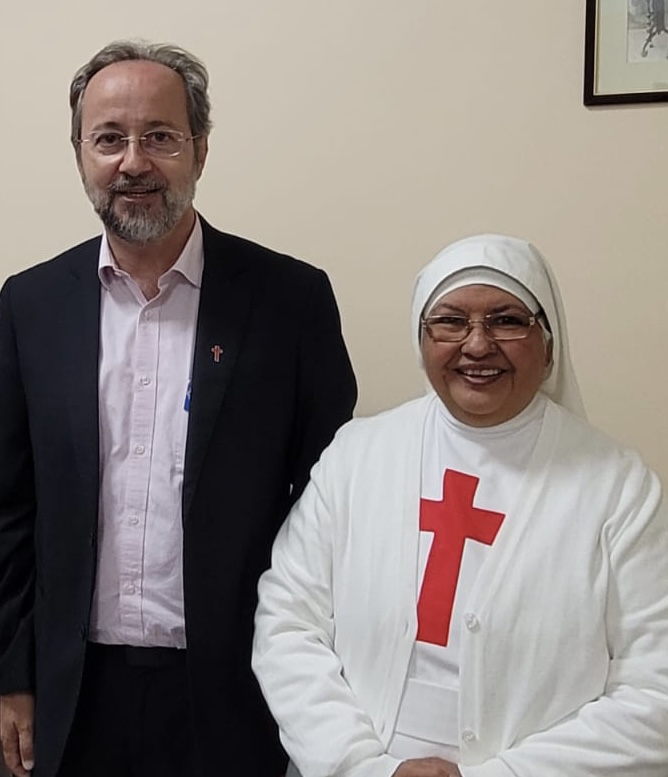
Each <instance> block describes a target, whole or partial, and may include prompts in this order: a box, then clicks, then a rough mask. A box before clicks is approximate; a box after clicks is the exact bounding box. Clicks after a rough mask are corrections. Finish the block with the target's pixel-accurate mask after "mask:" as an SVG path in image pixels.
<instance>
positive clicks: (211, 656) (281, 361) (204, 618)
mask: <svg viewBox="0 0 668 777" xmlns="http://www.w3.org/2000/svg"><path fill="white" fill-rule="evenodd" d="M202 226H203V231H204V257H205V259H204V274H203V279H202V288H201V298H200V307H199V315H198V321H197V335H196V344H195V355H194V365H193V379H192V400H191V406H190V415H189V425H188V437H187V445H186V457H185V473H184V483H183V522H184V540H183V541H184V562H183V563H184V596H185V612H186V634H187V642H188V654H187V655H188V672H189V680H190V687H191V701H192V707H193V715H194V724H195V729H196V731H197V746H198V751H199V768H200V773H201V775H210V774H219V773H220V774H223V773H224V774H231V775H236V774H243V775H245V777H275V775H278V774H281V773H282V769H283V766H284V762H285V761H284V756H283V753H282V751H281V750H280V747H279V745H278V741H277V737H276V731H275V727H274V724H273V722H272V721H271V718H270V716H269V713H268V712H267V709H266V707H265V705H264V702H263V700H262V698H261V696H260V693H259V690H258V687H257V684H256V681H255V679H254V677H253V676H252V673H251V669H250V647H251V636H252V628H253V613H254V609H255V604H256V582H257V578H258V576H259V574H260V573H261V572H262V570H263V569H265V567H267V566H268V562H269V553H270V548H271V543H272V540H273V537H274V535H275V533H276V531H277V529H278V527H279V525H280V523H281V521H282V519H283V518H284V516H285V514H286V511H287V510H288V508H289V506H290V504H291V502H292V501H293V500H294V498H295V496H296V495H297V494H298V493H299V492H300V491H301V489H302V488H303V486H304V485H305V483H306V481H307V479H308V472H309V469H310V467H311V465H312V464H313V463H314V462H315V460H316V459H317V458H318V456H319V454H320V452H321V450H322V449H323V447H324V446H325V445H326V444H327V443H328V442H329V440H330V439H331V437H332V436H333V434H334V432H335V431H336V429H337V428H338V427H339V426H340V425H341V424H342V423H343V422H344V421H346V420H347V419H348V418H349V417H350V415H351V412H352V409H353V406H354V403H355V399H356V387H355V379H354V376H353V373H352V369H351V366H350V362H349V359H348V355H347V352H346V349H345V345H344V343H343V340H342V337H341V331H340V322H339V315H338V311H337V307H336V303H335V300H334V296H333V293H332V289H331V286H330V284H329V281H328V279H327V277H326V275H325V274H324V273H323V272H322V271H320V270H316V269H315V268H313V267H310V266H309V265H307V264H304V263H303V262H299V261H297V260H295V259H291V258H289V257H286V256H282V255H279V254H276V253H274V252H273V251H270V250H268V249H265V248H262V247H260V246H258V245H255V244H253V243H250V242H248V241H246V240H242V239H240V238H238V237H234V236H232V235H226V234H223V233H220V232H217V231H216V230H214V229H213V228H212V227H210V226H209V225H208V224H206V223H205V222H202ZM99 242H100V239H99V238H96V239H94V240H90V241H88V242H86V243H83V244H82V245H80V246H77V247H76V248H73V249H71V250H69V251H67V252H65V253H64V254H62V255H61V256H59V257H57V258H56V259H53V260H51V261H50V262H46V263H44V264H41V265H38V266H36V267H33V268H31V269H29V270H27V271H25V272H23V273H21V274H19V275H17V276H14V277H13V278H10V279H9V280H8V281H7V283H6V284H5V286H4V288H3V290H2V293H1V294H0V693H7V692H11V691H20V690H33V691H34V693H35V696H36V716H35V747H36V754H35V761H36V768H35V772H34V775H35V777H53V775H55V773H56V770H57V768H58V764H59V761H60V758H61V756H62V753H63V749H64V746H65V741H66V738H67V734H68V731H69V728H70V725H71V722H72V718H73V714H74V710H75V706H76V701H77V695H78V690H79V686H80V681H81V676H82V668H83V661H84V655H85V648H86V639H87V630H88V620H89V612H90V606H91V597H92V594H93V587H94V582H95V569H96V560H97V559H96V554H97V551H96V545H97V514H98V482H99V468H100V462H99V453H98V385H97V383H98V339H99V300H100V285H99V281H98V276H97V259H98V250H99ZM215 345H220V346H221V347H222V348H223V349H224V352H223V356H222V357H221V359H220V361H219V362H218V363H216V362H215V361H214V359H213V358H212V353H211V348H212V347H213V346H215ZM174 358H178V354H175V355H174ZM158 422H159V423H167V424H168V423H169V419H159V420H158Z"/></svg>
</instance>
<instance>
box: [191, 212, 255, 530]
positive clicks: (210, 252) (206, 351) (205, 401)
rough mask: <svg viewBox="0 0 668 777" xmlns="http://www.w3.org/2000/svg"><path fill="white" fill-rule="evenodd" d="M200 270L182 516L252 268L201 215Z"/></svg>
mask: <svg viewBox="0 0 668 777" xmlns="http://www.w3.org/2000/svg"><path fill="white" fill-rule="evenodd" d="M202 230H203V236H204V272H203V274H202V286H201V291H200V303H199V313H198V318H197V334H196V338H195V351H194V358H193V369H192V395H191V402H190V414H189V418H188V435H187V442H186V456H185V472H184V481H183V518H184V521H185V520H187V517H188V513H189V511H190V505H191V503H192V498H193V494H194V492H195V488H196V485H197V478H198V476H199V473H200V470H201V467H202V463H203V461H204V457H205V455H206V451H207V448H208V446H209V442H210V440H211V434H212V432H213V429H214V425H215V421H216V417H217V416H218V413H219V412H220V408H221V405H222V402H223V399H224V397H225V392H226V390H227V387H228V385H229V382H230V379H231V376H232V372H233V370H234V365H235V362H236V360H237V357H238V354H239V349H240V347H241V341H242V338H243V333H244V331H245V328H246V321H247V319H248V316H249V314H250V311H251V302H252V296H253V290H254V288H255V283H254V278H255V272H254V271H253V270H252V269H250V268H249V267H248V266H247V265H245V264H244V263H243V262H241V261H240V260H239V257H238V256H236V254H235V253H234V252H233V251H230V250H229V244H228V242H227V239H226V237H225V235H223V234H221V233H219V232H216V231H215V230H214V229H213V228H212V227H210V226H209V225H208V224H207V223H206V222H205V221H204V220H203V219H202Z"/></svg>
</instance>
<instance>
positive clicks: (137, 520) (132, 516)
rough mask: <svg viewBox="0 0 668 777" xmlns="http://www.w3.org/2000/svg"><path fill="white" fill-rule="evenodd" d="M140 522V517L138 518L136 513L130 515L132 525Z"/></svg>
mask: <svg viewBox="0 0 668 777" xmlns="http://www.w3.org/2000/svg"><path fill="white" fill-rule="evenodd" d="M138 523H139V518H137V516H136V515H131V516H130V524H131V525H132V526H136V525H137V524H138Z"/></svg>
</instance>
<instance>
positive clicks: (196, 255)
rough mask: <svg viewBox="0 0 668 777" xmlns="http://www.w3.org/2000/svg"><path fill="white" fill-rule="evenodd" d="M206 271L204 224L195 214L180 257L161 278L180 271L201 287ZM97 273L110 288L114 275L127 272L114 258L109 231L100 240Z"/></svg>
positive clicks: (189, 280)
mask: <svg viewBox="0 0 668 777" xmlns="http://www.w3.org/2000/svg"><path fill="white" fill-rule="evenodd" d="M203 271H204V242H203V237H202V224H201V223H200V220H199V216H198V215H197V214H195V225H194V227H193V229H192V232H191V233H190V237H189V238H188V241H187V242H186V244H185V246H183V250H182V251H181V253H180V254H179V258H178V259H177V260H176V262H174V264H173V265H172V266H171V267H170V268H169V270H167V272H165V273H163V275H162V276H161V278H165V277H167V276H169V275H170V274H172V273H179V274H180V275H181V276H183V278H185V279H186V280H187V281H188V282H189V283H190V284H191V285H192V286H195V287H196V288H198V289H199V288H200V287H201V285H202V273H203ZM97 274H98V277H99V279H100V283H101V284H102V285H103V286H104V287H105V289H107V290H108V289H109V286H110V285H111V282H112V280H113V278H114V276H118V275H123V274H125V273H124V272H123V270H121V269H120V267H119V266H118V263H117V262H116V260H115V259H114V255H113V254H112V253H111V248H110V246H109V241H108V240H107V233H106V232H103V233H102V240H101V242H100V254H99V259H98V265H97Z"/></svg>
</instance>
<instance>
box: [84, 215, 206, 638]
mask: <svg viewBox="0 0 668 777" xmlns="http://www.w3.org/2000/svg"><path fill="white" fill-rule="evenodd" d="M203 266H204V255H203V249H202V229H201V226H200V224H199V221H197V222H196V224H195V227H194V229H193V232H192V234H191V235H190V238H189V239H188V242H187V244H186V246H185V248H184V249H183V252H182V253H181V255H180V256H179V258H178V260H177V261H176V263H175V264H174V265H173V266H172V267H171V268H170V269H169V270H168V271H167V272H166V273H164V274H163V275H162V276H161V277H160V279H159V281H158V288H159V293H158V295H157V296H156V297H155V298H154V299H152V300H150V301H147V300H146V298H145V297H144V295H143V293H142V292H141V290H140V288H139V286H138V285H137V284H136V283H135V282H134V281H133V280H132V278H131V277H130V276H129V275H128V274H127V273H126V272H124V271H123V270H120V269H119V267H118V265H117V264H116V262H115V260H114V258H113V256H112V255H111V251H110V249H109V244H108V242H107V240H106V237H104V236H103V238H102V244H101V246H100V260H99V269H98V274H99V277H100V283H101V285H102V287H101V303H100V365H99V400H100V412H99V423H100V500H99V527H98V565H97V579H96V585H95V592H94V595H93V607H92V612H91V620H90V639H91V641H93V642H102V643H105V644H123V645H137V646H144V647H154V646H162V647H176V648H184V647H185V646H186V637H185V621H184V609H183V526H182V515H181V512H182V511H181V493H182V488H183V464H184V456H185V445H186V433H187V427H188V402H189V399H188V398H187V397H189V381H190V377H191V368H192V360H193V348H194V340H195V330H196V323H197V311H198V306H199V295H200V285H201V280H202V270H203Z"/></svg>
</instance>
